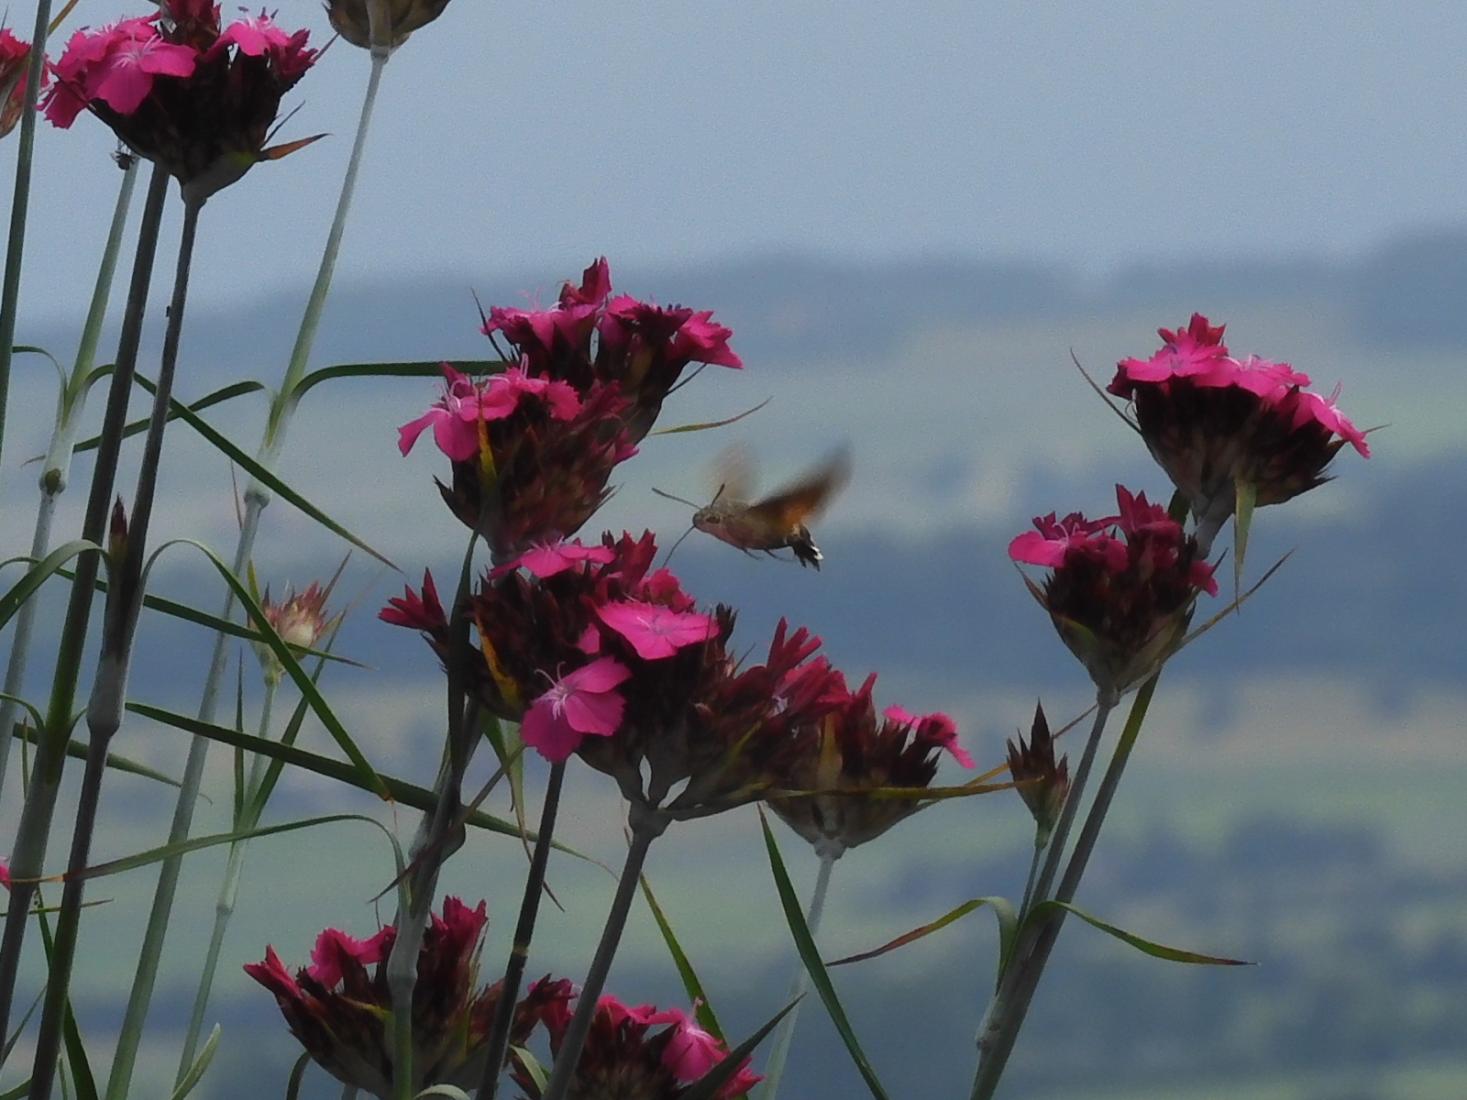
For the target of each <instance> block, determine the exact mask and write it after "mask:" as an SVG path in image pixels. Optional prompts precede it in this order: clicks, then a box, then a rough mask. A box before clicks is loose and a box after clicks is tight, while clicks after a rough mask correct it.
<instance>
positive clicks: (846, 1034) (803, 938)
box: [759, 806, 887, 1100]
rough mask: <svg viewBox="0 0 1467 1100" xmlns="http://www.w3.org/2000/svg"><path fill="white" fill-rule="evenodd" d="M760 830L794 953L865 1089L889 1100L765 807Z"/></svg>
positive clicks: (761, 810)
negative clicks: (803, 908)
mask: <svg viewBox="0 0 1467 1100" xmlns="http://www.w3.org/2000/svg"><path fill="white" fill-rule="evenodd" d="M759 826H760V828H762V829H763V830H764V847H765V850H766V851H767V852H768V854H769V869H770V871H771V872H773V874H774V885H775V888H776V889H777V890H778V891H779V901H780V904H781V905H782V906H783V907H784V919H785V922H786V923H787V924H788V925H789V928H790V935H791V936H792V937H793V938H794V941H795V950H796V951H798V952H799V955H800V959H801V961H802V962H803V963H804V964H805V969H806V971H808V972H809V975H810V982H811V984H812V985H814V987H815V991H816V992H817V993H819V994H820V999H821V1001H823V1002H824V1004H825V1011H826V1012H827V1013H829V1015H830V1020H831V1022H832V1023H833V1024H835V1030H836V1031H837V1032H838V1033H839V1034H840V1037H841V1041H842V1042H844V1043H845V1045H846V1050H847V1051H848V1052H849V1053H850V1056H851V1061H852V1062H854V1063H855V1066H856V1069H857V1070H858V1071H859V1072H860V1074H861V1079H862V1080H863V1081H865V1082H866V1088H867V1089H869V1090H870V1092H871V1095H872V1096H873V1097H875V1100H887V1094H886V1090H885V1089H884V1088H882V1087H881V1082H880V1081H879V1080H878V1079H877V1077H876V1071H875V1070H874V1069H872V1068H871V1062H870V1060H869V1059H867V1057H866V1054H865V1052H864V1051H863V1050H862V1049H861V1044H860V1041H859V1040H857V1038H856V1033H855V1031H854V1030H853V1029H852V1028H851V1021H850V1019H849V1017H847V1016H846V1010H845V1009H844V1008H843V1007H842V1006H841V1003H840V998H839V997H838V996H836V992H835V986H834V984H832V982H831V980H830V975H829V974H827V973H826V971H825V964H824V963H823V962H821V961H820V952H819V950H818V949H817V948H816V947H815V940H814V938H813V937H811V935H810V928H809V926H808V925H807V924H806V923H805V914H804V913H803V912H802V911H801V909H800V899H799V898H797V897H795V888H794V885H793V884H792V883H791V882H790V876H789V872H788V871H786V870H785V866H784V859H783V858H782V857H781V856H780V854H779V844H778V843H777V842H776V841H775V839H774V832H773V830H771V829H770V828H769V819H768V817H767V816H765V813H764V808H763V807H762V806H761V807H760V808H759Z"/></svg>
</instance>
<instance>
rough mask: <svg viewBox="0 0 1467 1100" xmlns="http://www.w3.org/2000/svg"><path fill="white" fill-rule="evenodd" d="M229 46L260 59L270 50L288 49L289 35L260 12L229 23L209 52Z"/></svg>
mask: <svg viewBox="0 0 1467 1100" xmlns="http://www.w3.org/2000/svg"><path fill="white" fill-rule="evenodd" d="M230 46H235V47H237V48H238V49H239V52H240V53H242V54H247V55H248V56H250V57H262V56H263V55H264V54H266V53H267V52H269V51H271V50H284V49H286V48H288V47H289V46H290V35H288V34H286V33H285V32H284V31H283V30H281V29H280V28H279V27H277V26H276V25H275V23H274V21H273V20H272V19H271V18H270V17H269V16H268V15H266V14H265V13H264V12H261V13H260V14H259V15H247V16H245V18H243V19H239V20H236V21H235V22H233V23H231V24H230V25H229V26H228V27H226V28H225V30H224V33H223V34H221V35H220V36H219V39H218V41H216V42H215V43H214V45H213V46H212V47H211V52H215V51H222V50H225V49H227V48H228V47H230Z"/></svg>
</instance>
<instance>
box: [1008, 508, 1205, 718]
mask: <svg viewBox="0 0 1467 1100" xmlns="http://www.w3.org/2000/svg"><path fill="white" fill-rule="evenodd" d="M1116 502H1117V504H1118V505H1119V509H1118V513H1119V514H1118V515H1115V516H1112V517H1108V518H1107V519H1105V520H1098V521H1091V520H1086V519H1085V518H1084V517H1083V516H1078V515H1076V516H1072V517H1069V518H1068V519H1067V520H1066V521H1065V525H1063V536H1062V537H1060V536H1059V535H1057V534H1056V531H1057V529H1058V528H1057V525H1056V524H1055V521H1054V517H1053V515H1052V514H1051V515H1049V516H1041V517H1038V518H1036V519H1035V520H1034V526H1035V528H1036V529H1037V537H1036V533H1035V532H1026V533H1025V534H1022V535H1019V536H1018V537H1016V538H1015V539H1014V540H1013V541H1012V542H1011V543H1009V557H1011V558H1012V559H1013V560H1014V561H1016V562H1021V563H1025V564H1029V565H1041V566H1046V567H1048V568H1049V569H1050V570H1052V571H1051V572H1050V574H1049V576H1048V577H1047V578H1046V579H1045V581H1044V584H1043V585H1042V586H1036V585H1034V584H1032V583H1030V589H1031V591H1033V592H1034V594H1035V597H1036V598H1037V599H1038V600H1039V601H1040V603H1041V604H1042V605H1043V606H1044V608H1045V609H1046V610H1047V611H1048V612H1049V614H1050V618H1051V619H1053V620H1054V624H1055V628H1056V629H1057V630H1058V631H1059V634H1060V637H1061V638H1062V639H1064V642H1065V644H1066V645H1068V646H1069V647H1070V650H1071V652H1073V653H1074V654H1075V656H1076V657H1078V658H1079V659H1080V661H1081V663H1082V664H1084V665H1085V667H1086V669H1087V670H1088V671H1089V673H1090V677H1091V679H1092V680H1094V681H1095V684H1096V686H1097V687H1098V688H1100V689H1101V691H1102V692H1107V693H1110V692H1117V693H1118V692H1122V691H1124V690H1125V689H1126V688H1128V687H1130V686H1131V685H1132V684H1133V683H1134V682H1135V681H1136V680H1138V679H1140V678H1141V677H1143V676H1145V675H1147V674H1149V673H1150V671H1151V670H1152V669H1154V668H1155V667H1156V666H1157V665H1159V664H1160V662H1162V661H1163V660H1165V659H1166V658H1167V657H1168V656H1170V654H1171V653H1172V652H1173V651H1174V650H1175V649H1176V647H1177V646H1178V645H1179V644H1180V642H1181V639H1182V636H1183V634H1184V633H1185V631H1186V628H1187V623H1188V622H1189V621H1190V619H1191V614H1192V605H1193V602H1194V600H1195V599H1196V596H1197V593H1198V592H1207V593H1208V594H1209V595H1216V594H1217V581H1216V580H1214V579H1213V576H1212V567H1211V566H1210V565H1208V564H1207V563H1206V562H1205V561H1202V560H1200V558H1199V557H1198V551H1197V543H1196V541H1195V540H1194V539H1192V538H1191V537H1190V536H1188V535H1186V534H1184V533H1183V531H1182V526H1181V524H1179V523H1177V522H1176V521H1174V520H1173V519H1171V518H1170V517H1169V516H1168V515H1167V512H1166V509H1165V508H1163V507H1161V506H1160V505H1156V504H1152V503H1150V502H1149V501H1148V500H1147V499H1146V494H1145V493H1138V494H1135V495H1134V496H1133V495H1132V494H1131V493H1130V492H1129V491H1128V490H1127V489H1125V488H1124V487H1123V486H1120V485H1117V486H1116Z"/></svg>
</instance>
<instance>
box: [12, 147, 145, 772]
mask: <svg viewBox="0 0 1467 1100" xmlns="http://www.w3.org/2000/svg"><path fill="white" fill-rule="evenodd" d="M137 164H138V158H137V157H133V156H129V157H128V159H127V167H126V170H125V171H124V172H123V175H122V186H121V187H120V188H119V189H118V192H117V203H116V205H115V206H114V207H113V210H112V225H111V228H110V229H109V230H108V232H107V243H106V245H105V246H104V247H103V249H102V262H101V264H99V265H98V268H97V281H96V283H95V285H94V286H93V287H92V302H91V305H90V306H89V307H88V309H87V320H86V324H85V326H84V327H83V328H82V337H81V343H80V344H79V345H78V346H77V351H76V361H75V362H74V363H73V364H72V368H71V377H70V379H69V380H68V381H67V382H66V383H65V386H64V389H63V391H62V394H61V401H60V404H59V411H58V416H57V420H56V429H55V431H53V432H52V434H51V443H50V446H49V448H48V449H47V453H46V460H45V464H44V465H43V466H42V468H41V501H40V504H39V505H38V506H37V508H36V526H35V531H34V532H33V534H32V535H31V557H32V558H35V559H37V560H40V559H41V558H43V557H45V556H46V554H47V552H48V551H49V550H50V549H51V520H52V518H53V517H54V515H55V512H56V504H57V500H58V499H59V498H60V496H61V494H62V493H64V492H65V491H66V485H67V481H68V480H69V475H70V470H71V454H72V446H73V444H74V443H75V442H76V432H77V428H78V426H79V425H80V424H81V414H82V407H83V405H84V404H85V401H86V393H87V376H88V375H89V374H90V373H91V369H92V366H93V363H94V362H95V360H96V355H97V341H98V340H99V339H100V338H101V335H102V323H103V321H105V320H106V316H107V303H108V301H109V300H110V299H111V297H112V282H113V276H114V275H115V274H116V271H117V256H118V253H119V252H121V251H122V236H123V230H124V229H126V228H127V212H128V209H129V208H130V207H131V206H132V192H133V185H134V184H135V183H136V182H137ZM37 606H38V604H37V601H35V600H27V601H26V603H25V606H24V607H22V608H21V609H20V611H19V612H18V613H17V615H16V617H15V635H14V637H13V638H12V640H11V647H10V660H9V662H8V663H7V664H6V666H5V687H4V690H5V693H6V694H7V695H14V696H18V695H20V693H21V688H22V686H23V685H24V683H25V669H26V663H27V661H28V660H29V658H30V647H31V635H32V632H33V630H34V626H35V619H36V608H37ZM18 708H19V704H18V703H16V702H15V701H14V700H12V699H5V700H0V791H3V790H4V789H5V766H6V763H7V761H8V759H9V751H10V739H11V734H12V731H13V730H14V727H15V715H16V711H17V709H18Z"/></svg>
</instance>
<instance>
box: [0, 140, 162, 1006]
mask: <svg viewBox="0 0 1467 1100" xmlns="http://www.w3.org/2000/svg"><path fill="white" fill-rule="evenodd" d="M167 187H168V174H167V173H166V172H165V171H163V169H161V168H159V167H157V166H156V165H155V166H154V168H153V174H152V176H151V178H150V180H149V183H148V197H147V202H146V203H145V204H144V207H143V217H142V223H141V226H140V228H139V230H138V243H137V254H136V257H135V259H134V261H133V270H132V282H131V285H130V287H129V290H128V298H127V307H126V309H125V311H124V313H123V317H122V334H121V336H120V338H119V340H118V346H117V360H116V366H115V368H114V370H113V373H112V383H111V385H110V387H109V388H108V391H107V409H106V412H105V413H104V415H103V419H102V434H101V440H100V443H99V444H98V447H97V461H96V466H95V467H94V470H93V473H92V485H91V490H90V492H89V493H88V496H87V509H86V516H85V518H84V519H83V522H82V538H84V539H89V540H90V541H92V542H96V543H101V542H102V541H103V540H104V539H105V538H106V533H107V519H108V515H109V513H110V510H111V506H112V487H113V484H114V482H115V481H116V477H117V456H118V452H119V450H120V448H121V446H122V432H123V428H124V427H125V426H126V424H127V402H128V398H129V397H130V396H131V393H132V380H133V374H134V372H135V370H136V368H137V353H138V342H139V339H140V337H141V335H142V327H143V314H144V312H145V311H146V308H147V302H148V286H149V284H150V282H151V281H152V277H153V255H154V253H155V252H156V251H157V246H158V226H159V223H160V221H161V220H162V216H163V201H164V199H165V198H166V197H167ZM97 569H98V555H97V554H84V555H82V556H81V557H80V558H79V559H78V560H77V566H76V575H75V577H74V578H73V580H72V585H71V594H70V596H69V597H68V600H67V604H66V614H65V617H64V619H63V620H62V627H61V641H60V644H59V646H58V649H57V655H56V668H55V673H54V675H53V678H52V681H51V698H50V702H49V704H48V706H47V712H46V728H45V729H44V730H42V731H40V737H39V744H38V746H37V751H36V766H35V774H34V775H33V777H32V782H31V786H30V789H29V791H27V793H26V799H25V804H24V806H23V807H22V809H21V816H20V826H19V829H18V830H17V832H16V837H15V847H14V849H13V850H12V853H11V859H10V870H11V873H12V875H14V877H15V878H16V879H17V880H20V881H16V882H14V883H12V884H11V892H10V906H9V913H8V915H7V916H6V919H5V934H4V939H3V941H0V1035H5V1034H8V1031H7V1027H8V1023H9V1019H10V1010H11V1005H12V1002H13V1000H14V994H15V979H16V974H17V972H18V970H19V966H20V953H21V948H22V946H23V944H24V942H25V931H26V923H27V922H26V919H25V917H26V911H27V910H28V909H29V908H30V900H31V897H32V896H33V895H34V893H35V887H34V885H32V884H28V883H27V882H25V881H24V880H25V879H32V878H37V877H39V875H40V874H41V865H42V863H43V862H44V861H45V858H46V841H47V838H48V837H49V835H50V830H51V818H52V815H53V814H54V812H55V809H56V797H57V794H58V793H59V791H60V788H61V775H62V770H63V768H64V767H65V764H66V745H67V742H68V741H69V740H70V737H71V726H72V708H73V705H74V703H75V699H76V686H77V680H78V677H79V676H80V670H81V661H82V651H83V648H84V646H85V644H86V636H87V625H88V622H89V620H90V615H91V610H92V597H93V595H94V594H95V592H96V581H97Z"/></svg>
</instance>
